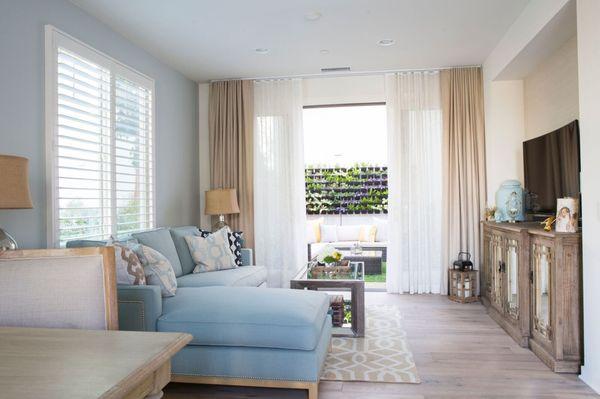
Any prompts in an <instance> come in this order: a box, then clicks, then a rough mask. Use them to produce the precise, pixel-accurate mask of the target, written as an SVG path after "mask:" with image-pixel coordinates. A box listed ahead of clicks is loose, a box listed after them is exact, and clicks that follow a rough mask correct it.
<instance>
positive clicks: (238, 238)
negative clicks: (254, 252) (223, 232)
mask: <svg viewBox="0 0 600 399" xmlns="http://www.w3.org/2000/svg"><path fill="white" fill-rule="evenodd" d="M223 228H224V229H227V238H228V239H229V249H231V252H232V253H233V255H234V256H235V264H236V265H237V266H244V263H243V262H242V247H243V246H244V233H242V232H241V231H231V230H230V229H229V228H228V227H223ZM211 234H212V233H211V232H210V231H206V230H202V229H200V237H204V238H206V237H208V236H209V235H211Z"/></svg>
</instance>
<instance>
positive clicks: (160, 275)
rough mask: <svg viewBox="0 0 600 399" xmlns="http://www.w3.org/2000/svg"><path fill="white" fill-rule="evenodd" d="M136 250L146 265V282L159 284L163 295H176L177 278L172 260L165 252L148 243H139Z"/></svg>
mask: <svg viewBox="0 0 600 399" xmlns="http://www.w3.org/2000/svg"><path fill="white" fill-rule="evenodd" d="M134 250H135V253H136V254H137V256H138V257H139V258H140V262H142V265H143V266H144V274H145V275H146V284H148V285H158V286H159V287H160V291H161V294H162V296H163V297H167V296H174V295H175V293H176V292H177V278H176V277H175V272H174V271H173V266H172V265H171V262H169V261H168V259H167V258H165V257H164V255H163V254H161V253H160V252H158V251H157V250H155V249H152V248H150V247H148V246H146V245H142V244H137V245H136V246H135V247H134Z"/></svg>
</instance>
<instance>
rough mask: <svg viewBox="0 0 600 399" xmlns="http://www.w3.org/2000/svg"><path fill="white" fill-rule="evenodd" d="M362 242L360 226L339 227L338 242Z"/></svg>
mask: <svg viewBox="0 0 600 399" xmlns="http://www.w3.org/2000/svg"><path fill="white" fill-rule="evenodd" d="M358 240H360V225H358V224H357V225H350V226H337V240H336V241H358Z"/></svg>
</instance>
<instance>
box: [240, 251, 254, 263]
mask: <svg viewBox="0 0 600 399" xmlns="http://www.w3.org/2000/svg"><path fill="white" fill-rule="evenodd" d="M240 251H241V252H242V265H244V266H252V265H253V263H254V262H253V261H252V258H253V255H254V254H253V251H252V249H251V248H242V249H241V250H240Z"/></svg>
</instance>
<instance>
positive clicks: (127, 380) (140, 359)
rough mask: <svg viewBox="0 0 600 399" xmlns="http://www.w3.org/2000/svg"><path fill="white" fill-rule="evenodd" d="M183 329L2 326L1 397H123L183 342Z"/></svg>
mask: <svg viewBox="0 0 600 399" xmlns="http://www.w3.org/2000/svg"><path fill="white" fill-rule="evenodd" d="M191 339H192V336H191V335H189V334H181V333H153V332H134V331H90V330H68V329H47V328H14V327H1V328H0V397H1V398H20V399H29V398H32V399H33V398H36V399H40V398H43V399H50V398H73V399H75V398H111V399H112V398H122V397H123V396H125V395H126V394H127V392H129V391H130V390H131V389H132V388H133V387H136V386H137V384H139V383H140V382H141V381H142V380H143V379H144V378H146V377H148V375H150V373H152V372H154V371H155V370H156V369H157V368H158V367H159V366H161V365H162V364H164V362H165V361H168V360H169V359H170V358H171V357H172V356H173V355H174V354H175V353H177V352H178V351H179V350H180V349H181V348H183V347H184V346H185V345H186V344H187V343H188V342H189V341H191Z"/></svg>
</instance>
